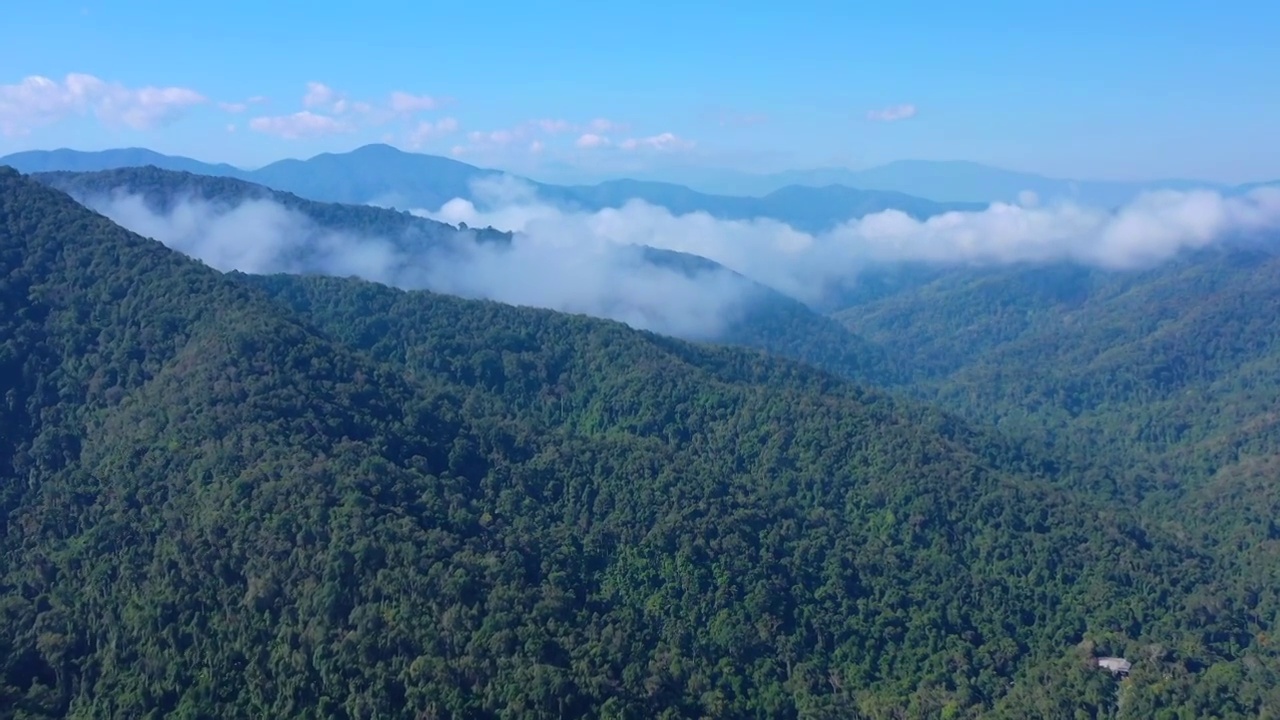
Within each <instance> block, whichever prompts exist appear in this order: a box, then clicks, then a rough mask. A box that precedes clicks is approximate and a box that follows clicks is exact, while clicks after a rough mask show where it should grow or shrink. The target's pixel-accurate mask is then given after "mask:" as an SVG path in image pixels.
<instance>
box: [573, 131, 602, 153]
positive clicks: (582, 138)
mask: <svg viewBox="0 0 1280 720" xmlns="http://www.w3.org/2000/svg"><path fill="white" fill-rule="evenodd" d="M573 144H574V146H575V147H580V148H582V149H584V150H591V149H593V148H600V147H608V146H609V145H610V144H612V143H611V142H610V140H609V138H607V137H605V136H603V135H597V134H595V133H583V134H582V135H579V136H578V139H577V140H574V141H573Z"/></svg>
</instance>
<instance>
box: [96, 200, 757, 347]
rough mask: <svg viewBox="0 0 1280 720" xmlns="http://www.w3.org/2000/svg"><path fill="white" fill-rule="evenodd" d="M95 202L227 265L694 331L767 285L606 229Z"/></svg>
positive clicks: (176, 245) (737, 308)
mask: <svg viewBox="0 0 1280 720" xmlns="http://www.w3.org/2000/svg"><path fill="white" fill-rule="evenodd" d="M85 202H86V204H88V205H89V206H90V207H92V208H94V209H95V210H97V211H99V212H101V213H103V214H104V215H107V216H108V217H110V218H111V219H112V220H114V221H115V222H117V223H118V224H120V225H122V226H124V227H126V228H129V229H130V230H133V231H134V232H137V233H139V234H141V235H145V236H147V237H151V238H155V239H157V240H160V241H161V242H163V243H164V244H165V245H167V246H169V247H170V248H173V249H175V250H178V251H180V252H183V253H185V254H187V255H190V256H192V257H196V258H199V259H200V260H203V261H204V262H205V263H207V264H209V265H210V266H212V267H214V268H217V269H219V270H223V271H229V270H240V271H243V272H248V273H277V272H285V273H315V274H324V275H334V276H340V277H349V276H353V275H354V276H358V277H361V278H364V279H367V280H373V281H376V282H382V283H386V284H388V285H393V286H396V287H400V288H404V289H409V290H414V289H431V290H435V291H438V292H444V293H450V294H455V295H460V296H463V297H471V298H485V299H492V300H498V301H501V302H506V303H511V304H516V305H528V306H534V307H544V308H551V309H554V310H560V311H564V312H572V313H583V314H587V315H593V316H596V317H604V318H611V319H615V320H619V321H622V322H625V323H627V324H629V325H631V326H633V327H637V328H642V329H647V330H653V331H656V332H661V333H665V334H670V335H676V336H680V337H687V338H695V339H696V338H706V339H710V338H714V337H716V336H718V335H719V334H720V333H721V332H722V331H723V330H724V329H725V326H726V323H729V322H731V321H733V320H734V319H735V318H737V317H739V316H740V315H741V313H742V312H743V309H744V308H745V306H746V301H747V299H748V298H749V297H752V296H753V295H754V294H755V293H756V292H758V289H757V288H755V287H754V286H752V285H751V284H750V283H748V282H747V281H745V280H743V279H742V278H739V277H736V276H733V275H732V274H730V273H727V272H724V271H710V272H693V273H686V272H682V271H678V270H676V269H672V268H668V267H662V266H658V265H654V264H652V263H651V262H649V261H648V260H647V259H646V258H645V257H644V253H643V251H642V249H641V248H636V247H630V246H623V245H619V244H616V243H614V242H612V241H609V240H608V239H606V238H603V237H601V238H597V239H590V238H588V239H585V240H584V239H582V238H577V237H574V238H569V237H559V236H555V235H546V234H537V235H525V236H519V237H516V238H515V239H514V241H513V242H512V243H511V244H510V245H504V244H499V243H477V242H475V240H474V237H475V235H474V233H472V232H447V233H443V234H442V235H441V236H440V237H438V238H436V240H437V241H436V242H424V241H423V238H421V237H413V238H404V237H401V238H388V237H369V236H366V235H359V234H353V233H347V232H337V231H334V230H332V229H326V228H322V227H319V226H317V225H316V224H315V223H314V222H313V221H311V220H310V219H309V218H308V217H306V216H304V215H302V214H300V213H298V212H296V211H293V210H290V209H287V208H285V207H283V206H281V205H279V204H278V203H275V202H272V201H268V200H251V201H246V202H244V203H241V204H239V205H236V206H234V207H227V206H224V205H219V204H213V203H209V202H205V201H203V200H189V199H188V200H181V201H177V202H175V203H173V204H172V205H171V207H170V208H169V209H168V210H166V211H165V212H157V211H156V210H155V209H153V208H152V207H150V206H148V204H147V203H146V201H145V200H144V199H143V198H142V197H141V196H137V195H119V194H117V195H113V196H103V197H96V198H86V199H85Z"/></svg>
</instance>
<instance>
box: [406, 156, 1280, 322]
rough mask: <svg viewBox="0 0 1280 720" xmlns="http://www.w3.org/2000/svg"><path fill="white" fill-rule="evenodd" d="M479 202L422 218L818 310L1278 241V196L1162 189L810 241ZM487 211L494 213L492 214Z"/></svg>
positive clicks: (498, 188)
mask: <svg viewBox="0 0 1280 720" xmlns="http://www.w3.org/2000/svg"><path fill="white" fill-rule="evenodd" d="M476 190H477V195H478V196H479V197H480V202H479V203H478V205H479V207H477V204H476V203H472V202H471V201H468V200H463V199H455V200H452V201H450V202H448V203H446V204H445V205H444V206H443V207H441V208H440V209H439V210H437V211H424V210H418V211H415V213H416V214H419V215H422V216H424V217H430V218H433V219H437V220H441V221H443V222H448V223H459V222H465V223H467V224H469V225H481V226H485V225H492V226H493V227H496V228H498V229H500V230H507V231H514V232H517V233H521V234H523V235H525V236H527V237H531V238H544V239H545V238H555V239H556V241H557V242H558V243H561V244H564V245H569V246H573V245H577V244H588V243H593V242H599V241H601V240H607V241H609V242H613V243H616V244H636V245H649V246H652V247H658V248H664V249H669V250H677V251H680V252H686V253H690V254H694V255H700V256H702V257H705V258H708V259H710V260H714V261H716V262H718V263H720V264H721V265H724V266H725V267H728V268H730V269H732V270H734V271H737V272H739V273H741V274H743V275H745V276H747V277H749V278H752V279H753V280H756V281H758V282H761V283H764V284H766V285H769V286H771V287H773V288H775V289H777V290H780V291H781V292H783V293H786V294H787V295H790V296H792V297H794V298H796V299H799V300H801V301H804V302H806V303H810V304H814V305H818V304H821V302H822V300H823V297H824V296H825V295H826V293H827V292H828V291H829V290H830V289H831V288H832V287H833V286H839V285H842V284H846V283H849V282H850V281H852V280H853V279H855V278H856V277H857V276H858V274H859V273H860V272H862V271H864V270H866V269H867V268H868V267H872V266H875V265H880V264H887V263H896V262H919V263H930V264H940V265H948V264H951V265H957V264H963V265H1000V264H1010V263H1050V262H1062V261H1069V262H1076V263H1081V264H1085V265H1090V266H1094V267H1100V268H1107V269H1115V270H1124V269H1140V268H1147V267H1151V266H1153V265H1155V264H1158V263H1160V262H1162V261H1165V260H1168V259H1170V258H1172V257H1173V256H1175V255H1177V254H1178V253H1179V252H1181V251H1184V250H1193V249H1198V248H1203V247H1206V246H1209V245H1212V244H1214V243H1217V242H1219V241H1223V240H1226V239H1230V238H1236V237H1239V236H1242V235H1256V234H1259V233H1268V232H1276V231H1280V188H1275V187H1264V188H1258V189H1256V190H1254V191H1253V192H1251V193H1249V194H1247V195H1243V196H1239V197H1224V196H1222V195H1220V194H1218V193H1215V192H1210V191H1193V192H1174V191H1159V192H1152V193H1148V194H1145V195H1142V196H1140V197H1139V198H1137V199H1136V200H1135V201H1134V202H1132V203H1130V204H1129V205H1126V206H1124V207H1121V208H1119V209H1117V210H1112V211H1108V210H1104V209H1099V208H1090V207H1085V206H1081V205H1075V204H1070V203H1055V204H1051V205H1044V206H1040V205H1039V204H1038V202H1037V199H1036V197H1035V196H1034V195H1033V194H1031V193H1024V196H1023V198H1022V201H1021V202H1020V203H1019V204H1007V203H993V204H992V205H991V206H990V207H988V208H987V209H986V210H983V211H979V212H960V211H956V212H948V213H945V214H942V215H935V216H933V217H931V218H928V219H926V220H916V219H914V218H912V217H910V216H909V215H907V214H905V213H902V212H898V211H895V210H888V211H885V212H880V213H875V214H872V215H866V216H864V217H862V218H857V219H851V220H850V221H848V222H846V223H844V224H843V225H840V226H839V227H837V228H835V229H834V230H832V231H831V232H829V233H825V234H820V235H811V234H806V233H802V232H799V231H797V230H795V229H793V228H791V227H789V226H787V225H785V224H783V223H780V222H777V221H775V220H769V219H757V220H750V221H736V220H718V219H715V218H713V217H711V216H710V215H707V214H705V213H691V214H687V215H679V216H676V215H672V214H671V213H670V212H668V211H666V210H665V209H663V208H660V207H655V206H653V205H649V204H646V203H643V202H640V201H632V202H629V203H627V204H626V205H625V206H623V207H621V208H616V209H605V210H599V211H595V212H580V211H573V210H565V209H562V208H558V207H555V206H552V205H549V204H547V203H543V202H539V201H538V199H537V198H536V197H535V196H534V195H533V194H532V192H530V191H529V190H528V189H527V188H523V187H521V186H520V185H518V184H517V183H515V182H514V181H511V180H504V181H502V182H495V181H489V182H488V183H487V184H486V185H484V186H480V187H477V188H476ZM485 208H493V209H489V210H486V209H485Z"/></svg>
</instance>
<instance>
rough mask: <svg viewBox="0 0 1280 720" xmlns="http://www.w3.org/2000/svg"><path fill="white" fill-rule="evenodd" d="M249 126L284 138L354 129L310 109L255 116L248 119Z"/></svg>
mask: <svg viewBox="0 0 1280 720" xmlns="http://www.w3.org/2000/svg"><path fill="white" fill-rule="evenodd" d="M249 128H250V129H252V130H256V131H257V132H260V133H265V134H267V135H275V136H277V137H281V138H284V139H286V140H297V139H300V138H314V137H323V136H325V135H336V134H339V133H345V132H351V131H352V130H354V129H355V128H354V127H352V125H351V124H350V123H348V122H345V121H343V120H339V119H337V118H334V117H330V116H328V115H317V114H316V113H313V112H311V111H310V110H303V111H301V112H296V113H294V114H292V115H276V116H272V117H256V118H254V119H252V120H250V121H249Z"/></svg>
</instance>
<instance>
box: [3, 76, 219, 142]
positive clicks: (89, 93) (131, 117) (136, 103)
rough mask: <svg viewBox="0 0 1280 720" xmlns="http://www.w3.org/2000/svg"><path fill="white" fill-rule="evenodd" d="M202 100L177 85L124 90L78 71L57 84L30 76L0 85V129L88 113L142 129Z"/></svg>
mask: <svg viewBox="0 0 1280 720" xmlns="http://www.w3.org/2000/svg"><path fill="white" fill-rule="evenodd" d="M204 102H207V99H206V98H205V97H204V96H203V95H201V94H200V93H198V92H196V91H194V90H191V89H188V88H183V87H153V86H146V87H141V88H129V87H125V86H124V85H122V84H120V83H115V82H107V81H105V80H102V79H100V78H97V77H94V76H93V75H87V74H84V73H71V74H69V75H67V76H66V78H64V79H63V80H62V81H61V82H59V81H56V80H52V79H50V78H47V77H43V76H40V75H32V76H30V77H26V78H23V79H22V80H21V81H20V82H18V83H15V84H12V85H0V132H2V133H4V134H5V135H22V134H26V133H27V132H30V130H31V129H33V128H35V127H40V126H44V125H49V124H52V123H56V122H58V121H60V120H63V119H65V118H67V117H70V116H73V115H85V114H88V113H92V114H93V115H94V116H95V117H97V118H98V119H99V120H100V121H101V122H103V123H104V124H106V125H108V126H119V125H124V126H126V127H129V128H132V129H135V130H147V129H151V128H154V127H157V126H159V125H163V124H165V123H167V122H170V121H172V120H174V119H175V118H177V117H178V116H180V115H181V114H182V113H183V112H184V111H186V110H187V109H189V108H191V107H192V106H194V105H199V104H201V103H204Z"/></svg>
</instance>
